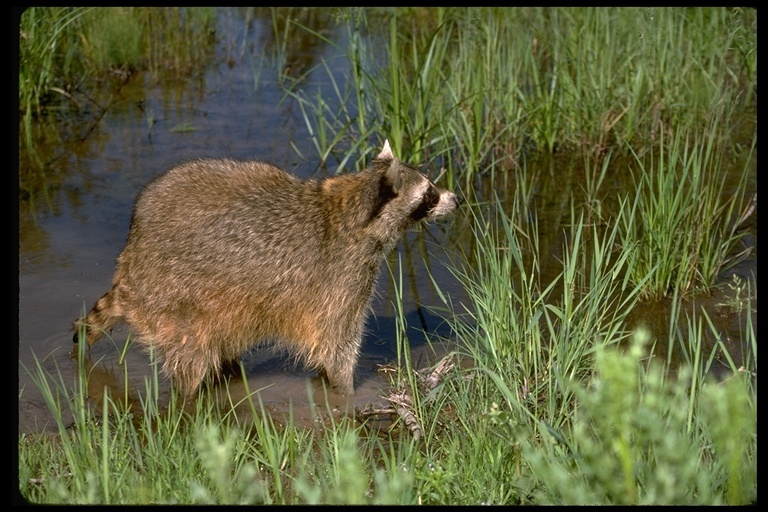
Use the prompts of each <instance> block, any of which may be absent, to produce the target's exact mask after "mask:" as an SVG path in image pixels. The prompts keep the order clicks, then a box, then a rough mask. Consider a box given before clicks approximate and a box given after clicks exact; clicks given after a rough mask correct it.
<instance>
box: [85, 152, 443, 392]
mask: <svg viewBox="0 0 768 512" xmlns="http://www.w3.org/2000/svg"><path fill="white" fill-rule="evenodd" d="M457 205H458V201H457V199H456V196H455V195H454V194H452V193H450V192H448V191H446V190H443V189H439V188H437V187H436V186H435V185H434V184H433V183H431V182H429V180H427V179H426V177H425V176H424V175H422V174H421V173H419V172H418V171H417V170H415V169H414V168H412V167H410V166H408V165H405V164H403V163H402V162H400V161H399V160H398V159H396V158H395V157H394V156H393V155H392V153H391V150H390V149H389V144H388V143H387V144H385V147H384V149H383V150H382V152H381V154H380V155H379V156H378V158H377V159H376V160H374V161H373V162H372V164H371V166H370V167H369V168H367V169H365V170H364V171H361V172H359V173H356V174H346V175H341V176H338V177H332V178H327V179H323V180H300V179H298V178H296V177H295V176H293V175H290V174H288V173H286V172H284V171H282V170H281V169H279V168H277V167H275V166H273V165H270V164H267V163H264V162H259V161H248V162H241V161H235V160H228V159H217V160H213V159H208V160H198V161H194V162H190V163H187V164H183V165H180V166H178V167H175V168H173V169H171V170H170V171H168V172H167V173H166V174H164V175H162V176H160V177H159V178H157V179H156V180H155V181H153V182H152V183H150V184H149V185H148V186H147V187H146V188H145V189H144V190H143V191H142V192H141V194H140V195H139V197H138V199H137V201H136V205H135V208H134V211H133V216H132V220H131V228H130V233H129V236H128V240H127V243H126V246H125V248H124V249H123V251H122V253H121V254H120V256H119V257H118V260H117V268H116V271H115V274H114V278H113V285H112V288H111V289H110V290H109V291H108V292H107V293H106V294H105V295H104V296H103V297H101V298H100V299H99V300H98V301H97V302H96V304H95V305H94V306H93V308H92V309H91V311H90V312H89V313H88V315H87V317H86V318H85V320H84V323H83V321H82V320H79V321H78V322H76V333H75V337H74V338H75V341H77V330H79V329H81V328H83V329H85V334H86V339H87V342H88V344H89V345H90V344H92V343H94V342H96V341H97V340H98V339H99V338H100V337H101V335H102V334H103V333H104V332H107V331H109V330H110V329H111V328H112V327H113V326H114V325H115V324H116V323H117V322H118V321H125V322H126V323H127V324H128V325H129V326H130V328H131V330H132V331H133V332H134V333H135V335H136V336H137V338H138V340H139V341H141V342H142V343H144V344H150V343H151V344H153V346H154V347H155V349H156V350H157V352H158V354H159V356H160V359H161V361H162V362H163V370H164V372H165V373H166V374H167V375H170V376H172V378H173V381H174V384H175V385H176V386H178V387H179V388H180V389H181V390H182V391H183V392H185V393H186V394H191V393H193V392H194V391H195V390H196V389H197V387H198V386H199V384H200V383H201V382H202V380H203V379H204V377H205V376H206V375H208V374H211V375H215V374H218V372H219V370H220V368H221V367H222V364H223V363H225V362H227V361H231V360H235V359H237V358H238V357H239V356H240V354H241V353H242V352H243V351H245V350H247V349H248V348H250V347H251V346H253V345H255V344H256V343H258V342H260V341H263V340H271V341H273V342H275V343H276V345H277V346H278V347H279V348H282V349H287V350H288V351H290V352H291V353H293V354H295V355H296V356H297V357H299V358H300V359H302V360H303V361H304V362H305V363H306V364H307V365H308V366H310V367H314V368H318V369H320V370H321V371H323V372H324V373H325V375H326V377H327V378H328V380H329V381H330V383H331V384H332V385H333V386H334V387H335V388H336V389H337V391H339V392H341V393H345V394H352V393H354V384H353V376H354V369H355V366H356V364H357V359H358V355H359V350H360V345H361V342H362V335H363V328H364V324H365V319H366V316H367V314H368V312H369V308H370V300H371V296H372V294H373V291H374V285H375V283H376V278H377V275H378V272H379V269H380V267H381V264H382V261H383V259H384V258H385V257H386V255H387V254H388V253H389V252H390V251H391V250H392V249H393V247H394V246H395V245H396V244H397V242H398V240H399V239H400V237H401V236H402V234H403V232H404V231H405V230H406V229H407V228H408V227H409V226H410V225H412V224H413V223H415V222H418V221H422V220H431V219H433V218H438V217H442V216H444V215H446V214H449V213H451V212H453V211H454V210H455V208H456V207H457Z"/></svg>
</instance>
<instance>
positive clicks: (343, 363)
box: [321, 340, 361, 395]
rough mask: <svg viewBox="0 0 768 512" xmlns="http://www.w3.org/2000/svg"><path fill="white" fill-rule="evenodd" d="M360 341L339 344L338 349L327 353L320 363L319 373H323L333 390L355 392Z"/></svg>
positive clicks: (345, 392)
mask: <svg viewBox="0 0 768 512" xmlns="http://www.w3.org/2000/svg"><path fill="white" fill-rule="evenodd" d="M360 341H361V340H355V341H353V342H351V343H348V344H340V346H339V349H338V350H337V351H336V352H335V353H332V354H329V355H328V357H327V358H326V359H325V361H324V362H323V364H322V369H321V373H322V374H324V375H325V377H326V379H327V380H328V382H329V383H330V384H331V386H332V387H333V388H334V390H335V391H336V392H337V393H340V394H342V395H354V394H355V383H354V381H355V367H356V366H357V358H358V351H359V347H360Z"/></svg>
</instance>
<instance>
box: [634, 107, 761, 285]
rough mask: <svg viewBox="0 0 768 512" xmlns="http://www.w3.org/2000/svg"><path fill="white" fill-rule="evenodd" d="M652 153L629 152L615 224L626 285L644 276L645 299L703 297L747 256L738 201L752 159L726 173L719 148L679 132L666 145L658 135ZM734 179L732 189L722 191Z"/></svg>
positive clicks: (745, 209)
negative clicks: (627, 265) (632, 175)
mask: <svg viewBox="0 0 768 512" xmlns="http://www.w3.org/2000/svg"><path fill="white" fill-rule="evenodd" d="M718 121H719V119H718V118H716V119H715V120H714V121H713V122H714V123H717V122H718ZM756 141H757V139H756V138H755V139H753V143H752V149H751V150H750V151H753V150H754V148H755V144H756ZM654 153H657V154H651V155H650V156H648V157H647V158H645V159H641V158H640V157H638V156H637V155H636V154H635V156H636V161H637V167H636V168H635V169H633V171H636V176H637V182H638V183H637V187H636V193H635V197H634V199H633V201H634V202H633V204H632V214H631V215H628V216H625V217H624V218H623V223H622V224H621V243H622V245H623V246H625V247H627V248H630V250H631V251H632V252H633V253H635V255H636V265H635V267H634V268H633V270H632V279H633V282H634V283H635V284H636V285H638V286H639V281H640V280H641V279H646V276H647V275H648V273H649V272H650V273H651V277H650V279H648V280H647V283H646V285H645V286H644V287H643V290H642V295H643V296H644V297H652V298H661V297H665V296H667V295H669V294H672V293H680V294H681V295H694V294H696V293H709V292H711V290H712V289H713V288H714V287H715V286H716V284H717V278H718V276H719V274H720V272H721V271H722V270H725V269H728V268H730V267H732V266H733V265H735V264H736V263H738V262H739V261H740V260H742V259H743V258H744V257H745V256H746V255H747V254H748V253H749V249H748V248H745V247H743V246H741V244H740V240H741V239H742V238H743V237H744V235H745V232H744V231H743V230H741V229H740V228H741V224H742V223H743V221H744V220H746V218H747V217H748V216H749V215H750V214H751V211H750V209H751V205H750V198H747V197H745V190H746V185H747V180H748V179H749V176H750V174H751V173H752V168H751V161H750V159H748V160H747V163H746V164H744V166H743V168H742V169H737V170H736V172H733V171H732V170H731V169H729V168H728V167H727V166H726V165H727V164H726V163H725V160H724V158H725V155H726V154H727V150H726V148H725V147H724V145H723V144H722V143H719V142H718V141H717V140H715V138H714V137H702V136H700V135H699V134H698V133H688V132H683V131H677V132H675V133H673V135H672V140H671V141H667V137H665V136H662V137H661V140H660V144H659V147H658V151H654ZM734 174H735V175H736V176H737V180H736V185H735V186H732V187H731V188H730V189H729V188H728V187H727V186H726V184H727V182H728V180H729V176H731V175H734Z"/></svg>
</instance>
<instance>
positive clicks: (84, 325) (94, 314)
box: [72, 285, 123, 347]
mask: <svg viewBox="0 0 768 512" xmlns="http://www.w3.org/2000/svg"><path fill="white" fill-rule="evenodd" d="M116 299H117V285H115V286H113V287H112V289H111V290H109V291H108V292H107V293H105V294H104V295H103V296H102V297H101V298H100V299H99V300H97V301H96V304H94V305H93V307H92V308H91V311H90V312H89V313H88V315H86V317H85V318H79V319H77V320H75V325H74V328H75V334H74V335H73V336H72V341H73V342H74V343H77V342H78V341H79V340H80V333H81V332H84V333H85V340H86V341H87V342H88V346H89V347H90V346H91V345H93V344H94V343H96V342H97V341H98V340H99V338H101V337H102V336H103V335H104V333H106V332H108V331H111V330H112V327H114V325H115V324H116V323H117V322H118V321H119V320H120V319H121V318H122V316H123V314H122V310H121V308H120V305H119V304H118V301H117V300H116Z"/></svg>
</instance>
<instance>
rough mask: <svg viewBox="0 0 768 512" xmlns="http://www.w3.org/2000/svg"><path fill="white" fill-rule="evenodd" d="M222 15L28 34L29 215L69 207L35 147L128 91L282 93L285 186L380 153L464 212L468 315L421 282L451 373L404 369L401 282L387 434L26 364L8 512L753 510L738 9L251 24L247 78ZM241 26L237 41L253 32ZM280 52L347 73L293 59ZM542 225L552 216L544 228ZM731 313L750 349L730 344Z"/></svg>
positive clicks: (452, 12) (123, 19)
mask: <svg viewBox="0 0 768 512" xmlns="http://www.w3.org/2000/svg"><path fill="white" fill-rule="evenodd" d="M218 14H219V10H217V9H179V8H173V9H165V8H77V9H74V8H31V9H28V10H26V11H24V13H23V14H22V16H21V20H20V21H21V23H20V38H19V54H20V69H19V145H20V155H21V156H20V176H19V188H20V189H19V201H20V205H19V207H20V215H34V212H35V211H36V209H37V208H39V207H40V204H41V203H43V202H45V198H46V197H47V195H48V194H49V190H50V187H55V186H57V184H58V183H59V182H60V180H61V177H60V176H57V175H55V174H53V175H52V174H51V168H52V166H51V164H50V162H51V161H53V160H55V159H56V155H51V154H49V153H48V151H49V149H48V148H49V144H48V143H47V142H46V141H50V140H51V139H57V138H63V137H68V136H69V135H71V133H75V134H76V136H77V135H78V134H79V135H80V136H82V135H84V134H85V133H87V132H88V130H89V129H92V128H93V125H94V123H95V122H96V120H97V119H98V118H99V116H101V115H103V112H104V110H105V109H108V108H110V105H111V101H112V99H113V98H114V91H115V88H117V89H119V88H120V87H121V84H124V83H125V81H126V80H127V79H128V77H130V75H131V74H133V73H137V72H139V71H141V72H142V73H146V75H145V76H147V77H149V78H148V80H150V81H151V80H173V79H184V80H189V81H202V80H203V76H204V73H205V70H206V69H207V67H208V66H210V63H211V61H212V60H214V59H217V58H219V59H220V58H224V59H225V60H226V61H227V63H228V65H234V63H235V62H237V61H238V60H247V61H248V62H249V63H250V65H251V66H252V79H253V87H254V90H258V88H259V84H260V80H262V79H263V78H264V77H263V75H262V73H266V72H267V71H266V69H267V68H269V69H273V68H274V69H276V70H277V81H278V83H279V85H280V87H281V91H282V98H283V99H284V100H285V101H292V102H293V104H294V105H296V107H297V108H298V109H299V112H300V119H301V121H302V123H303V129H304V130H306V132H307V137H308V140H309V141H310V143H309V144H307V145H304V146H299V145H294V146H293V148H294V149H295V151H296V154H297V157H298V158H299V159H301V160H310V161H316V162H319V165H318V169H319V170H320V172H324V173H330V174H334V173H339V172H346V171H349V170H355V169H360V168H362V167H363V166H364V164H365V163H366V162H367V160H369V159H370V158H371V157H372V152H373V151H375V150H376V148H377V147H379V144H380V143H381V142H382V141H383V139H384V138H388V139H389V141H390V143H391V144H392V147H393V150H394V152H395V153H396V154H397V155H399V156H400V158H401V159H403V160H404V161H409V162H415V163H418V164H419V165H423V166H424V167H425V168H429V169H432V170H434V172H435V175H434V176H431V177H432V178H433V179H435V180H437V182H438V183H439V184H440V185H441V186H444V187H447V188H450V189H452V190H454V191H455V192H457V193H459V194H461V195H462V196H463V197H464V198H465V199H466V203H465V204H466V206H465V207H464V208H465V211H464V213H463V214H462V215H461V216H460V217H459V218H457V219H456V225H455V226H454V227H451V228H448V230H449V231H450V230H454V229H455V230H459V231H462V232H463V233H466V234H467V236H462V237H461V242H462V243H460V244H453V245H452V247H453V249H452V250H451V251H450V252H449V253H447V254H444V256H445V258H444V259H445V264H446V265H447V267H448V269H449V272H450V273H451V275H452V276H453V277H454V278H455V280H456V281H457V282H458V283H459V285H460V287H461V289H462V291H463V294H464V296H466V297H467V299H466V300H461V301H457V300H456V299H455V298H454V296H453V295H452V293H450V291H449V290H447V289H445V288H444V287H443V285H442V283H441V282H440V281H439V279H437V278H434V277H430V279H431V282H432V284H433V286H434V289H435V293H436V294H437V296H438V297H439V299H440V304H438V305H435V306H434V307H432V308H431V311H432V312H433V313H434V314H435V315H437V316H438V317H440V318H441V319H442V320H443V322H444V323H445V324H446V325H447V327H448V331H449V335H447V336H446V339H436V336H433V337H434V338H435V339H433V341H434V342H435V344H438V342H441V341H449V342H450V344H449V346H450V350H449V352H448V353H447V354H445V355H446V356H447V358H445V359H443V358H442V357H440V358H438V359H441V361H442V362H443V366H442V367H441V371H440V372H439V373H435V372H434V371H433V370H435V368H436V367H435V366H432V367H427V368H422V367H419V366H417V364H416V362H415V361H413V360H412V358H411V352H410V350H409V336H412V332H413V328H414V326H413V325H408V320H407V318H406V314H405V312H404V311H403V310H402V309H401V307H400V306H399V305H400V304H401V303H402V301H401V300H400V298H401V297H402V294H403V293H405V288H406V287H407V284H404V276H405V275H406V274H407V273H408V268H407V266H405V265H404V263H403V261H402V259H401V258H400V256H399V255H398V254H397V253H396V254H394V255H393V256H392V258H390V260H389V262H388V265H389V268H388V270H389V275H390V277H391V279H390V290H391V302H392V307H393V311H394V312H395V313H394V317H395V321H396V325H397V329H396V336H395V340H394V341H393V342H394V343H395V345H396V354H397V355H396V360H395V361H393V368H394V369H395V371H393V372H392V373H391V374H390V377H389V379H390V382H389V385H390V388H391V390H392V393H391V394H390V395H389V396H390V397H400V399H399V400H400V402H398V404H396V405H398V406H399V409H398V407H395V409H396V412H395V413H393V414H392V415H391V417H390V418H388V421H386V422H384V423H383V424H382V423H380V422H376V421H372V418H373V417H372V416H365V415H364V414H361V411H345V412H346V414H343V415H342V416H339V415H338V414H335V411H331V410H329V407H327V404H323V403H317V404H315V405H316V407H315V411H316V421H315V422H314V425H313V426H311V427H308V426H307V425H305V424H303V423H300V422H297V421H294V419H293V418H292V417H291V415H290V414H289V415H287V416H281V417H276V416H274V415H271V414H270V412H269V411H268V410H267V408H266V407H264V406H263V404H261V402H260V398H259V394H258V390H247V391H248V392H247V393H246V395H245V398H244V399H236V398H233V395H232V394H230V392H229V387H228V383H227V382H226V381H225V382H222V383H220V384H219V385H217V386H213V387H212V388H210V389H206V390H203V391H202V392H201V393H200V396H199V397H198V399H197V400H195V401H194V402H193V403H190V402H184V401H183V400H181V399H178V400H176V399H175V398H174V399H172V400H170V401H169V402H168V403H167V404H165V403H161V400H160V398H159V391H158V390H159V388H160V386H161V383H160V381H161V379H160V378H159V377H158V376H157V373H156V372H153V373H152V375H151V377H150V378H147V379H146V381H145V382H144V385H143V387H141V389H134V390H131V392H130V393H129V391H128V387H129V386H128V385H127V382H128V374H129V372H130V369H129V368H128V365H122V366H120V368H119V370H118V374H119V375H121V376H122V377H124V379H125V382H126V386H125V387H124V390H123V392H122V393H120V392H118V393H113V392H108V391H105V390H104V389H94V387H95V386H94V385H93V384H92V383H90V382H89V373H88V365H87V364H85V362H84V359H85V358H86V354H85V353H84V352H83V351H82V350H81V351H80V352H79V353H78V354H76V357H77V358H79V360H80V363H81V364H80V365H79V368H80V371H79V372H77V374H76V375H75V376H74V378H73V379H70V378H68V377H67V376H66V374H65V373H62V372H60V371H58V368H57V367H56V365H53V366H52V365H51V364H47V363H46V362H45V361H44V359H45V358H40V359H35V361H34V363H32V364H29V365H23V368H22V369H21V370H20V371H24V372H25V373H27V374H28V375H29V376H30V378H31V380H32V381H33V382H34V386H35V387H36V388H37V389H38V390H39V391H40V392H41V393H42V396H43V397H44V400H45V402H46V406H47V407H48V409H49V410H50V412H51V413H52V414H53V418H54V430H55V431H54V432H53V433H39V434H36V433H20V434H19V438H18V448H19V451H18V453H19V474H18V478H19V480H18V481H19V489H20V493H21V495H22V496H23V497H24V498H25V499H26V500H28V501H31V502H35V503H93V504H128V503H130V504H139V503H163V504H167V503H168V504H169V503H222V504H223V503H291V504H293V503H340V504H341V503H400V504H481V503H482V504H744V503H750V502H754V501H755V500H756V496H757V481H756V480H757V477H756V473H757V470H756V467H757V431H756V409H757V377H756V375H757V341H756V325H755V313H756V309H757V303H756V276H755V275H754V274H753V275H747V276H742V275H741V271H739V272H736V271H735V270H734V269H737V268H739V269H740V268H742V267H738V265H739V264H740V263H742V262H744V261H745V259H747V258H750V257H755V254H754V251H755V238H756V221H755V216H756V213H755V210H756V192H755V191H756V113H755V110H756V101H757V100H756V89H757V44H756V37H757V29H756V23H757V16H756V12H755V11H754V10H750V9H742V8H610V9H609V8H599V9H596V8H429V9H427V8H394V9H365V8H350V9H339V10H333V11H332V12H325V13H322V15H321V13H320V12H319V11H318V9H311V8H304V9H298V8H285V9H275V10H263V11H259V12H258V13H257V14H258V15H259V16H261V19H262V20H266V23H265V26H266V27H268V30H267V31H266V32H265V33H266V34H267V35H264V36H263V37H264V41H265V42H264V45H263V47H262V48H260V49H258V51H257V50H254V49H252V48H244V47H239V46H236V45H227V44H226V42H227V40H228V39H227V38H228V37H229V36H228V34H226V33H220V32H219V31H217V30H216V27H217V25H216V23H215V19H216V17H217V15H218ZM242 15H243V17H244V18H245V26H246V27H247V26H249V25H248V24H249V23H250V22H251V21H252V17H253V16H255V15H254V12H253V11H244V12H243V14H242ZM319 18H322V20H323V21H322V23H321V22H319V21H318V19H319ZM297 40H300V41H302V43H304V44H307V41H319V42H322V44H325V45H329V46H332V47H334V48H336V50H337V52H336V55H337V57H335V60H326V59H325V58H321V59H319V61H313V62H308V61H305V60H302V59H301V55H300V54H295V53H292V52H291V51H290V49H291V48H292V44H295V41H297ZM222 42H223V43H224V44H223V46H224V47H225V48H226V50H225V55H224V56H223V57H222V56H221V54H220V53H217V51H216V44H219V45H221V44H222ZM266 63H268V65H267V64H266ZM340 70H342V72H340ZM310 76H312V77H313V80H317V77H318V76H320V77H322V78H323V80H324V84H325V86H324V87H323V88H322V90H321V89H320V88H314V87H310V86H309V85H308V84H311V83H314V82H313V81H312V80H310ZM145 116H146V117H145V120H146V130H147V133H148V134H149V136H150V137H151V134H152V130H153V127H154V125H155V118H154V113H153V112H151V111H146V112H145ZM173 129H175V130H176V131H177V132H180V133H181V132H184V131H185V130H193V129H194V122H190V121H185V122H180V123H179V124H174V128H173ZM384 134H386V135H384ZM564 156H567V162H570V163H569V164H563V162H564V161H565V160H563V158H564ZM542 162H543V164H542ZM573 162H577V163H578V165H577V166H575V167H574V164H573ZM541 169H548V172H541ZM437 170H439V172H438V171H437ZM577 176H578V177H577ZM545 202H556V203H557V207H556V208H550V209H548V210H547V213H546V215H545V213H544V203H545ZM553 212H554V213H553ZM544 223H548V224H553V225H554V226H555V227H556V228H555V229H552V230H549V231H546V232H545V231H544V230H543V229H542V225H543V224H544ZM456 237H457V238H458V237H459V235H456ZM434 252H435V253H436V252H437V251H436V250H435V251H434ZM421 255H422V256H423V257H424V258H425V259H428V258H432V257H434V256H433V248H432V247H427V248H426V249H423V251H422V253H421ZM712 297H718V299H717V300H718V301H720V302H718V304H717V306H718V307H717V308H713V307H712V302H713V301H712V300H711V298H712ZM649 304H651V305H653V304H663V306H664V311H665V315H664V318H665V319H666V320H665V321H666V323H667V325H666V329H664V330H663V331H662V332H658V331H654V330H653V329H649V328H646V327H644V326H643V323H642V322H638V321H636V315H637V311H638V309H642V308H643V307H648V305H649ZM720 314H727V315H728V318H729V319H730V320H731V321H732V322H733V323H735V324H736V325H737V326H738V330H739V340H737V342H736V343H735V344H734V343H731V340H730V339H729V337H728V336H727V335H725V334H724V333H723V330H722V328H721V327H720V323H719V322H718V319H717V318H716V317H717V316H718V315H720ZM128 344H130V339H129V341H128ZM84 345H85V344H84V343H80V347H81V348H82V347H83V346H84ZM116 350H117V351H118V352H119V351H121V350H125V348H123V347H119V346H118V347H116ZM715 367H717V371H714V370H715ZM430 372H432V375H434V376H435V377H436V379H437V380H436V381H432V382H430V383H429V385H427V384H426V380H427V379H426V378H425V376H426V375H430ZM243 381H244V382H246V383H247V380H246V379H245V378H244V379H243ZM246 385H247V384H246ZM25 392H29V391H28V390H25V389H20V390H19V397H20V398H21V397H22V395H23V394H24V393H25ZM308 393H309V390H308ZM396 400H398V399H396V398H391V401H392V403H393V405H395V401H396ZM243 410H245V411H246V412H245V414H243V413H242V411H243ZM397 411H399V412H397ZM67 417H71V418H73V419H74V422H69V421H67V420H66V419H65V418H67Z"/></svg>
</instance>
